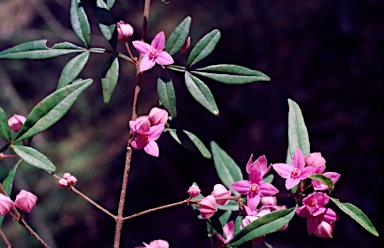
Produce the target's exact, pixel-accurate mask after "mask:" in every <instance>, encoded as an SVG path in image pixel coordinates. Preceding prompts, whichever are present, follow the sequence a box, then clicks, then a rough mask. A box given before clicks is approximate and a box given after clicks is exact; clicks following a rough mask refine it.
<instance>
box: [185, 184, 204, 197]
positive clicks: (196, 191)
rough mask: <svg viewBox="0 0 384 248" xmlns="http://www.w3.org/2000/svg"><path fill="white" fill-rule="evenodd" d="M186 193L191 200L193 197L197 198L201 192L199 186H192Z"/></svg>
mask: <svg viewBox="0 0 384 248" xmlns="http://www.w3.org/2000/svg"><path fill="white" fill-rule="evenodd" d="M187 192H188V194H189V195H190V196H191V197H192V198H193V197H196V196H198V195H199V194H200V192H201V190H200V188H199V186H197V185H192V186H190V187H189V189H188V191H187Z"/></svg>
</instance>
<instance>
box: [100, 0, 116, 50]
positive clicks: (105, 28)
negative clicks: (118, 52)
mask: <svg viewBox="0 0 384 248" xmlns="http://www.w3.org/2000/svg"><path fill="white" fill-rule="evenodd" d="M96 5H97V19H98V22H99V28H100V31H101V33H102V34H103V36H104V38H105V39H106V40H107V41H108V42H109V44H111V46H112V48H113V49H115V48H116V43H117V29H116V20H115V18H113V15H112V13H111V10H110V8H111V6H110V5H113V3H108V2H107V3H105V1H103V0H96Z"/></svg>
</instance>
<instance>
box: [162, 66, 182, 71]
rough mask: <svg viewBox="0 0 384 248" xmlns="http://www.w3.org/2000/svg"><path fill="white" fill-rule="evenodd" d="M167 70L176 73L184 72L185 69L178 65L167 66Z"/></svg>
mask: <svg viewBox="0 0 384 248" xmlns="http://www.w3.org/2000/svg"><path fill="white" fill-rule="evenodd" d="M166 67H167V69H170V70H173V71H178V72H185V70H186V68H185V67H184V66H179V65H167V66H166Z"/></svg>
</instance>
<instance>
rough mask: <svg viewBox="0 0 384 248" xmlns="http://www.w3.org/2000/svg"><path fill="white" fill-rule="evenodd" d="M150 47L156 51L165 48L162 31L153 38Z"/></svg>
mask: <svg viewBox="0 0 384 248" xmlns="http://www.w3.org/2000/svg"><path fill="white" fill-rule="evenodd" d="M151 46H152V47H153V48H154V49H156V50H157V51H162V50H163V49H164V48H165V35H164V32H163V31H161V32H160V33H158V34H157V35H156V36H155V38H153V40H152V43H151Z"/></svg>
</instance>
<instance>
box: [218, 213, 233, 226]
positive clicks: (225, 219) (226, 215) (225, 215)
mask: <svg viewBox="0 0 384 248" xmlns="http://www.w3.org/2000/svg"><path fill="white" fill-rule="evenodd" d="M231 213H232V211H230V210H227V211H225V212H224V213H223V214H222V215H220V217H219V221H220V224H221V226H224V225H225V224H227V222H228V220H229V217H231Z"/></svg>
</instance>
